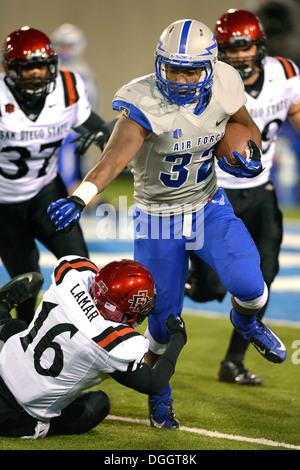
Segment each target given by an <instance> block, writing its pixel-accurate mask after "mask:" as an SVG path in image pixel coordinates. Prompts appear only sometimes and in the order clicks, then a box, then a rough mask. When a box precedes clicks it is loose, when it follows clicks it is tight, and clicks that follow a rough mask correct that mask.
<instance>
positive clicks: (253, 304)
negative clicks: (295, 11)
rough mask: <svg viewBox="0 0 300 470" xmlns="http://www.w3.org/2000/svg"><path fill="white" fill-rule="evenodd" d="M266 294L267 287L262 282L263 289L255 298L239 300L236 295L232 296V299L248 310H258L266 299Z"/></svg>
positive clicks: (267, 292)
mask: <svg viewBox="0 0 300 470" xmlns="http://www.w3.org/2000/svg"><path fill="white" fill-rule="evenodd" d="M268 294H269V291H268V287H267V285H266V283H264V291H263V293H262V295H260V296H259V297H256V298H255V299H252V300H244V301H243V300H239V299H238V298H237V297H234V300H235V301H236V303H237V304H238V305H240V306H241V307H243V308H247V309H250V310H260V309H261V308H263V306H264V305H265V304H266V302H267V300H268Z"/></svg>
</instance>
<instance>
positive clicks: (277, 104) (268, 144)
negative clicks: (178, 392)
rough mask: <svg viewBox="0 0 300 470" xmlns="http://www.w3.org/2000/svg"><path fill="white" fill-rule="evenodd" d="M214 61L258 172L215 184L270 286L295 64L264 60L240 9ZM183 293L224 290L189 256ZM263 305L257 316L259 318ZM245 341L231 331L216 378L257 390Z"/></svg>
mask: <svg viewBox="0 0 300 470" xmlns="http://www.w3.org/2000/svg"><path fill="white" fill-rule="evenodd" d="M215 36H216V38H217V42H218V47H219V59H220V60H222V61H223V62H227V63H229V64H231V65H232V66H233V67H235V68H236V70H237V71H238V72H239V73H240V75H241V77H242V79H243V82H244V84H245V91H246V95H247V103H246V107H247V109H248V111H249V113H250V115H251V116H252V118H253V120H254V121H255V122H256V124H257V125H258V127H259V129H260V131H261V134H262V164H263V166H264V171H263V172H262V173H261V174H260V175H258V176H256V177H255V178H253V179H248V178H239V179H237V178H234V177H232V176H231V175H229V174H228V173H225V172H223V171H221V170H219V169H218V168H217V169H216V170H217V176H218V185H219V186H221V187H223V188H224V190H225V192H226V195H227V197H228V199H229V201H230V202H231V204H232V206H233V209H234V212H235V214H236V215H237V216H238V217H240V218H241V219H242V220H243V222H244V223H245V225H246V227H247V228H248V230H249V232H250V234H251V235H252V238H253V240H254V241H255V244H256V246H257V247H258V251H259V253H260V257H261V269H262V273H263V276H264V279H265V282H266V284H267V286H268V288H269V289H270V286H271V284H272V282H273V280H274V278H275V276H276V274H277V273H278V270H279V262H278V257H279V251H280V245H281V241H282V214H281V211H280V209H279V207H278V202H277V197H276V193H275V190H274V186H273V183H272V181H271V180H270V171H271V168H272V165H273V158H274V154H275V145H276V139H277V136H278V133H279V130H280V128H281V125H282V124H283V123H284V122H285V121H286V120H287V119H288V120H289V121H290V122H291V124H292V125H293V126H294V128H295V129H296V130H297V131H298V132H300V101H299V99H300V79H299V70H298V67H297V66H296V64H295V63H293V62H292V61H291V60H289V59H285V58H282V57H270V56H268V55H266V38H265V34H264V30H263V27H262V25H261V23H260V20H259V18H258V17H257V16H256V15H254V14H253V13H251V12H249V11H246V10H235V9H232V10H229V11H228V12H227V13H225V14H224V15H222V16H221V17H220V18H219V19H218V21H217V22H216V27H215ZM186 294H187V295H188V296H189V297H191V298H192V299H193V300H195V301H198V302H206V301H209V300H213V299H218V300H219V301H222V300H223V298H224V296H225V294H226V289H225V287H224V286H223V284H222V283H221V282H220V280H219V278H218V277H217V276H216V274H215V272H214V271H213V270H212V269H211V268H210V267H209V266H208V265H207V264H206V263H204V262H203V261H202V260H201V259H199V258H198V257H197V256H195V255H193V254H192V255H191V267H190V270H189V274H188V282H187V289H186ZM266 308H267V303H266V304H265V305H264V307H262V309H261V310H260V312H259V313H258V318H260V319H261V318H262V317H263V315H264V313H265V311H266ZM248 344H249V343H248V342H247V341H245V340H244V338H242V337H241V336H240V335H239V334H238V333H237V332H236V331H233V333H232V338H231V341H230V344H229V347H228V350H227V351H226V354H225V357H224V360H223V361H222V362H221V365H220V370H219V374H218V378H219V380H221V381H225V382H229V383H235V384H241V385H261V384H262V379H261V378H260V377H257V376H256V375H255V374H253V373H251V372H249V371H248V370H247V369H246V368H245V366H244V358H245V353H246V350H247V348H248Z"/></svg>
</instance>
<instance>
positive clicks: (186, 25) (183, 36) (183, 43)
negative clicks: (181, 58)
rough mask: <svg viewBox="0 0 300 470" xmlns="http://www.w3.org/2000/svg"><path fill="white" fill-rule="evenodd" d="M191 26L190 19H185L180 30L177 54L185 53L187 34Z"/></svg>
mask: <svg viewBox="0 0 300 470" xmlns="http://www.w3.org/2000/svg"><path fill="white" fill-rule="evenodd" d="M191 26H192V20H187V21H185V22H184V25H183V28H182V32H181V37H180V41H179V51H178V52H179V54H185V53H186V46H187V41H188V35H189V31H190V28H191Z"/></svg>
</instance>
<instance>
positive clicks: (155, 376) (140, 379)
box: [111, 332, 185, 395]
mask: <svg viewBox="0 0 300 470" xmlns="http://www.w3.org/2000/svg"><path fill="white" fill-rule="evenodd" d="M184 345H185V338H184V336H183V334H182V333H180V332H179V333H175V334H174V335H172V336H171V339H170V342H169V344H168V346H167V349H166V351H165V352H164V354H163V355H162V356H161V357H160V358H159V359H158V361H157V363H156V364H155V366H154V367H153V368H152V367H150V366H149V365H148V364H146V363H145V362H144V363H143V364H142V366H141V367H140V368H139V369H137V370H135V371H133V372H119V371H115V372H113V373H112V374H111V376H112V377H113V378H114V379H115V380H116V381H117V382H119V383H120V384H122V385H125V386H126V387H129V388H133V389H134V390H136V391H137V392H141V393H145V394H147V395H158V394H159V393H160V392H161V391H162V390H163V389H164V388H165V387H166V386H167V384H168V382H169V380H170V378H171V377H172V375H173V373H174V371H175V365H176V362H177V359H178V356H179V354H180V351H181V350H182V348H183V346H184Z"/></svg>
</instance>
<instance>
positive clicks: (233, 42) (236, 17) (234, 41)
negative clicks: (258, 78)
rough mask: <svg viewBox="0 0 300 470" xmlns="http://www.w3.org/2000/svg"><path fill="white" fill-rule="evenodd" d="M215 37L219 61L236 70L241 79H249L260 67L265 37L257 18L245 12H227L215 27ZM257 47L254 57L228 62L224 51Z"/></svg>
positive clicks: (263, 55)
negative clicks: (256, 68)
mask: <svg viewBox="0 0 300 470" xmlns="http://www.w3.org/2000/svg"><path fill="white" fill-rule="evenodd" d="M215 36H216V39H217V43H218V47H219V55H218V57H219V59H220V60H222V61H223V62H227V63H229V64H230V65H232V66H233V67H234V68H236V69H237V70H238V72H239V73H240V75H241V77H242V78H243V79H245V78H248V77H250V76H251V75H252V74H253V72H254V70H255V67H256V66H258V67H259V68H261V67H262V60H263V58H264V57H265V55H266V37H265V33H264V30H263V27H262V25H261V22H260V20H259V18H258V17H257V16H256V15H254V14H253V13H251V12H250V11H246V10H235V9H231V10H228V12H227V13H225V14H224V15H222V16H221V17H220V18H219V19H218V21H217V22H216V26H215ZM252 45H256V46H257V51H256V54H255V55H254V56H251V57H247V58H246V57H245V58H244V59H231V60H229V59H228V57H227V55H226V50H228V49H230V48H236V47H241V46H252Z"/></svg>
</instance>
